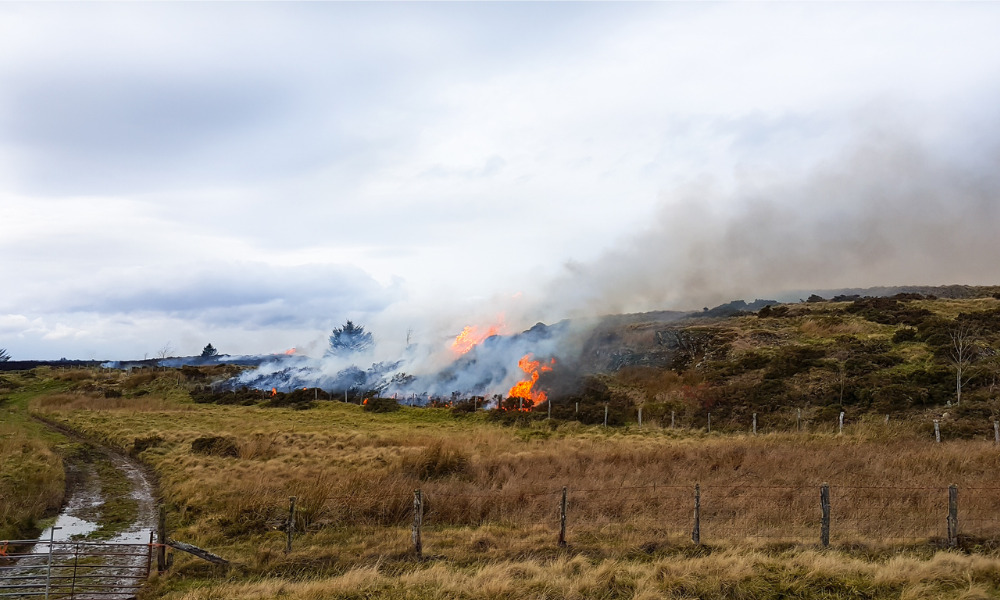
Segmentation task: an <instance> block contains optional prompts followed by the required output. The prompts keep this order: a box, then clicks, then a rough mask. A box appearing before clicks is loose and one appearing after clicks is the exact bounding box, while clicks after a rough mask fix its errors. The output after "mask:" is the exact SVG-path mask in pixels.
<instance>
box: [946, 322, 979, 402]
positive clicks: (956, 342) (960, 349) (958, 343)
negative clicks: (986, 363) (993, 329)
mask: <svg viewBox="0 0 1000 600" xmlns="http://www.w3.org/2000/svg"><path fill="white" fill-rule="evenodd" d="M948 337H949V338H950V339H951V349H950V350H949V352H948V358H949V359H950V361H951V368H953V369H955V404H961V403H962V386H964V385H965V384H967V383H969V379H971V377H970V378H968V379H963V378H962V377H963V374H964V373H966V372H967V371H968V369H969V366H970V365H971V364H972V361H973V360H975V359H976V354H977V349H976V346H975V341H976V330H975V329H973V328H972V327H970V326H969V325H964V324H959V325H957V326H956V327H954V328H952V329H951V330H950V331H948Z"/></svg>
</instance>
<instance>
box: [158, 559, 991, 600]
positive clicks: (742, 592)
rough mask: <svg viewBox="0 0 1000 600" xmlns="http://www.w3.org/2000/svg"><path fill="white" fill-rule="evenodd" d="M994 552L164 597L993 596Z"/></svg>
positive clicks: (218, 588) (334, 584) (380, 581)
mask: <svg viewBox="0 0 1000 600" xmlns="http://www.w3.org/2000/svg"><path fill="white" fill-rule="evenodd" d="M998 572H1000V561H998V559H997V558H995V557H989V558H987V557H976V556H962V555H957V554H951V553H945V552H941V553H938V554H935V555H933V556H930V557H916V556H898V557H895V558H893V559H890V560H888V561H869V560H865V559H862V558H858V557H855V556H852V555H846V554H839V553H821V552H814V551H806V552H801V553H795V554H787V553H786V554H776V555H775V554H766V553H760V552H755V551H745V550H727V551H722V552H715V553H711V554H707V555H701V556H683V555H674V556H661V557H655V558H653V559H651V560H649V561H646V562H642V563H637V562H632V561H622V560H614V559H605V560H596V561H593V560H588V559H587V558H585V557H583V556H579V555H576V556H574V555H563V556H558V557H554V558H552V559H550V560H535V559H528V560H514V561H508V562H503V563H496V562H485V563H478V564H476V565H474V566H472V567H456V566H454V565H449V564H443V563H430V564H427V565H413V566H411V567H408V568H406V569H405V570H403V571H402V572H393V570H392V569H391V568H387V567H386V566H383V565H372V566H364V567H356V568H353V569H350V570H348V571H346V572H345V573H343V574H342V575H338V576H334V577H328V578H323V579H319V580H306V581H289V580H287V579H263V580H259V581H250V582H219V583H215V584H213V585H209V586H206V587H202V588H198V589H194V590H187V591H177V592H172V593H167V594H165V595H163V596H162V597H163V598H167V599H169V600H208V599H212V598H242V599H244V600H257V599H259V600H263V599H270V598H277V597H281V598H288V599H289V600H312V599H317V598H324V599H349V598H352V599H353V598H373V597H378V598H387V599H401V600H404V599H405V600H415V599H424V598H441V599H444V598H469V599H484V600H485V599H499V598H526V599H566V600H577V599H581V600H582V599H585V598H609V599H610V598H630V599H647V598H649V599H653V598H676V599H692V600H693V599H701V600H723V599H725V600H730V599H733V598H738V599H757V598H813V597H815V598H824V599H845V600H846V599H854V598H859V597H860V598H869V599H872V600H881V599H885V600H888V599H890V598H891V599H898V598H908V599H912V600H918V599H920V600H922V599H927V600H930V599H956V600H958V599H963V600H968V599H972V598H995V597H996V596H997V593H998V592H1000V588H998V581H997V579H998V577H997V573H998Z"/></svg>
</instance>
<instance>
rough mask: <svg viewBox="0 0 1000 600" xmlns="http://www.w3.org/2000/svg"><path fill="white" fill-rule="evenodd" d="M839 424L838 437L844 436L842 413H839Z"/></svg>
mask: <svg viewBox="0 0 1000 600" xmlns="http://www.w3.org/2000/svg"><path fill="white" fill-rule="evenodd" d="M839 423H840V429H839V430H838V433H839V434H840V435H843V434H844V411H840V421H839Z"/></svg>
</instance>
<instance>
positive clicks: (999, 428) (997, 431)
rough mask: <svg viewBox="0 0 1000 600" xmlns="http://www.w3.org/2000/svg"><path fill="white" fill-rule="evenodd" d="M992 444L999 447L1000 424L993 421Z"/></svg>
mask: <svg viewBox="0 0 1000 600" xmlns="http://www.w3.org/2000/svg"><path fill="white" fill-rule="evenodd" d="M993 443H994V444H995V445H997V446H1000V422H998V421H997V420H996V419H993Z"/></svg>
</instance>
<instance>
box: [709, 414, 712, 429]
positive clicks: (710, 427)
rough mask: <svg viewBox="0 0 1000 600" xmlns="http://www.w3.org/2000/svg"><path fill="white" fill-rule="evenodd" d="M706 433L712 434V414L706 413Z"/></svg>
mask: <svg viewBox="0 0 1000 600" xmlns="http://www.w3.org/2000/svg"><path fill="white" fill-rule="evenodd" d="M708 433H712V413H708Z"/></svg>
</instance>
